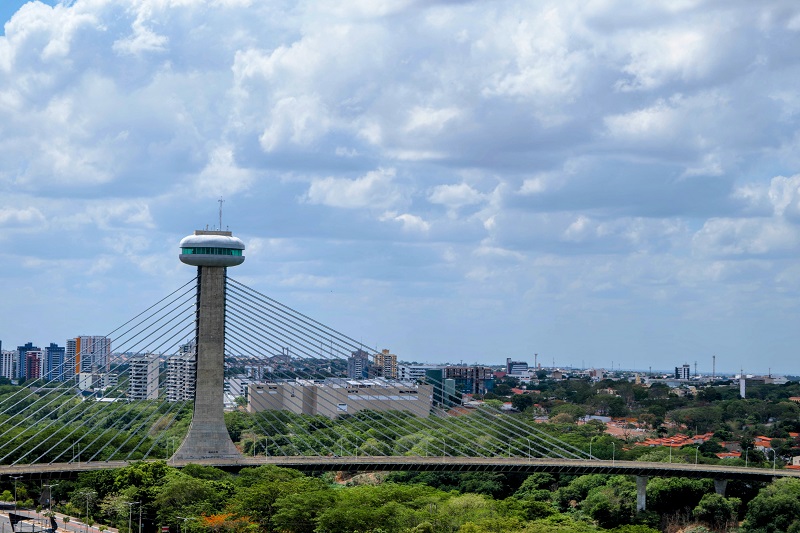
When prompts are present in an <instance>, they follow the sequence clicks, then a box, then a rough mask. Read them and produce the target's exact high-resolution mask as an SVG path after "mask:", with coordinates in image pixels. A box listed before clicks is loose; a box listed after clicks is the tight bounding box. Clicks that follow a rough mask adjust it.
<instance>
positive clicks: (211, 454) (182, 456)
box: [171, 424, 242, 461]
mask: <svg viewBox="0 0 800 533" xmlns="http://www.w3.org/2000/svg"><path fill="white" fill-rule="evenodd" d="M240 457H242V454H241V453H240V452H239V450H238V449H237V448H236V445H234V444H233V441H232V440H231V437H230V435H228V430H227V429H226V428H225V427H223V428H222V431H220V430H219V428H210V427H196V426H195V425H194V424H192V426H191V427H190V428H189V433H187V435H186V438H185V439H183V442H182V443H181V445H180V447H179V448H178V450H177V451H176V452H175V455H173V456H172V458H171V459H172V460H173V461H174V460H177V461H191V460H192V459H238V458H240Z"/></svg>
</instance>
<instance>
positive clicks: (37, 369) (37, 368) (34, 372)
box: [25, 350, 44, 380]
mask: <svg viewBox="0 0 800 533" xmlns="http://www.w3.org/2000/svg"><path fill="white" fill-rule="evenodd" d="M43 367H44V352H43V351H42V350H28V351H27V352H25V379H29V380H30V379H39V378H40V377H42V374H43V373H44V372H43V370H44V368H43Z"/></svg>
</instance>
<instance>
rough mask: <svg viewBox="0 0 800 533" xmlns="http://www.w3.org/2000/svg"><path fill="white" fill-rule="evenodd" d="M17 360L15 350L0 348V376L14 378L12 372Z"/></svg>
mask: <svg viewBox="0 0 800 533" xmlns="http://www.w3.org/2000/svg"><path fill="white" fill-rule="evenodd" d="M16 361H17V352H14V351H11V350H2V349H0V378H6V379H14V378H16V377H17V374H16V372H14V370H15V367H16V366H17V365H16Z"/></svg>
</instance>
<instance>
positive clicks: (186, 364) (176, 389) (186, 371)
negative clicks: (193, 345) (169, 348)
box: [167, 351, 197, 402]
mask: <svg viewBox="0 0 800 533" xmlns="http://www.w3.org/2000/svg"><path fill="white" fill-rule="evenodd" d="M196 379H197V358H196V357H195V354H194V353H193V352H191V351H186V352H183V353H180V354H178V355H173V356H172V357H170V358H169V359H167V400H168V401H170V402H183V401H187V400H190V401H191V400H194V391H195V382H196Z"/></svg>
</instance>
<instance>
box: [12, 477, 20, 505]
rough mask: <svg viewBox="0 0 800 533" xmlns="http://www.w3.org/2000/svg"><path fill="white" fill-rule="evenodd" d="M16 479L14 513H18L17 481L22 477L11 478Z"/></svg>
mask: <svg viewBox="0 0 800 533" xmlns="http://www.w3.org/2000/svg"><path fill="white" fill-rule="evenodd" d="M11 477H12V478H14V512H16V511H17V480H18V479H21V478H22V476H11Z"/></svg>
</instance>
